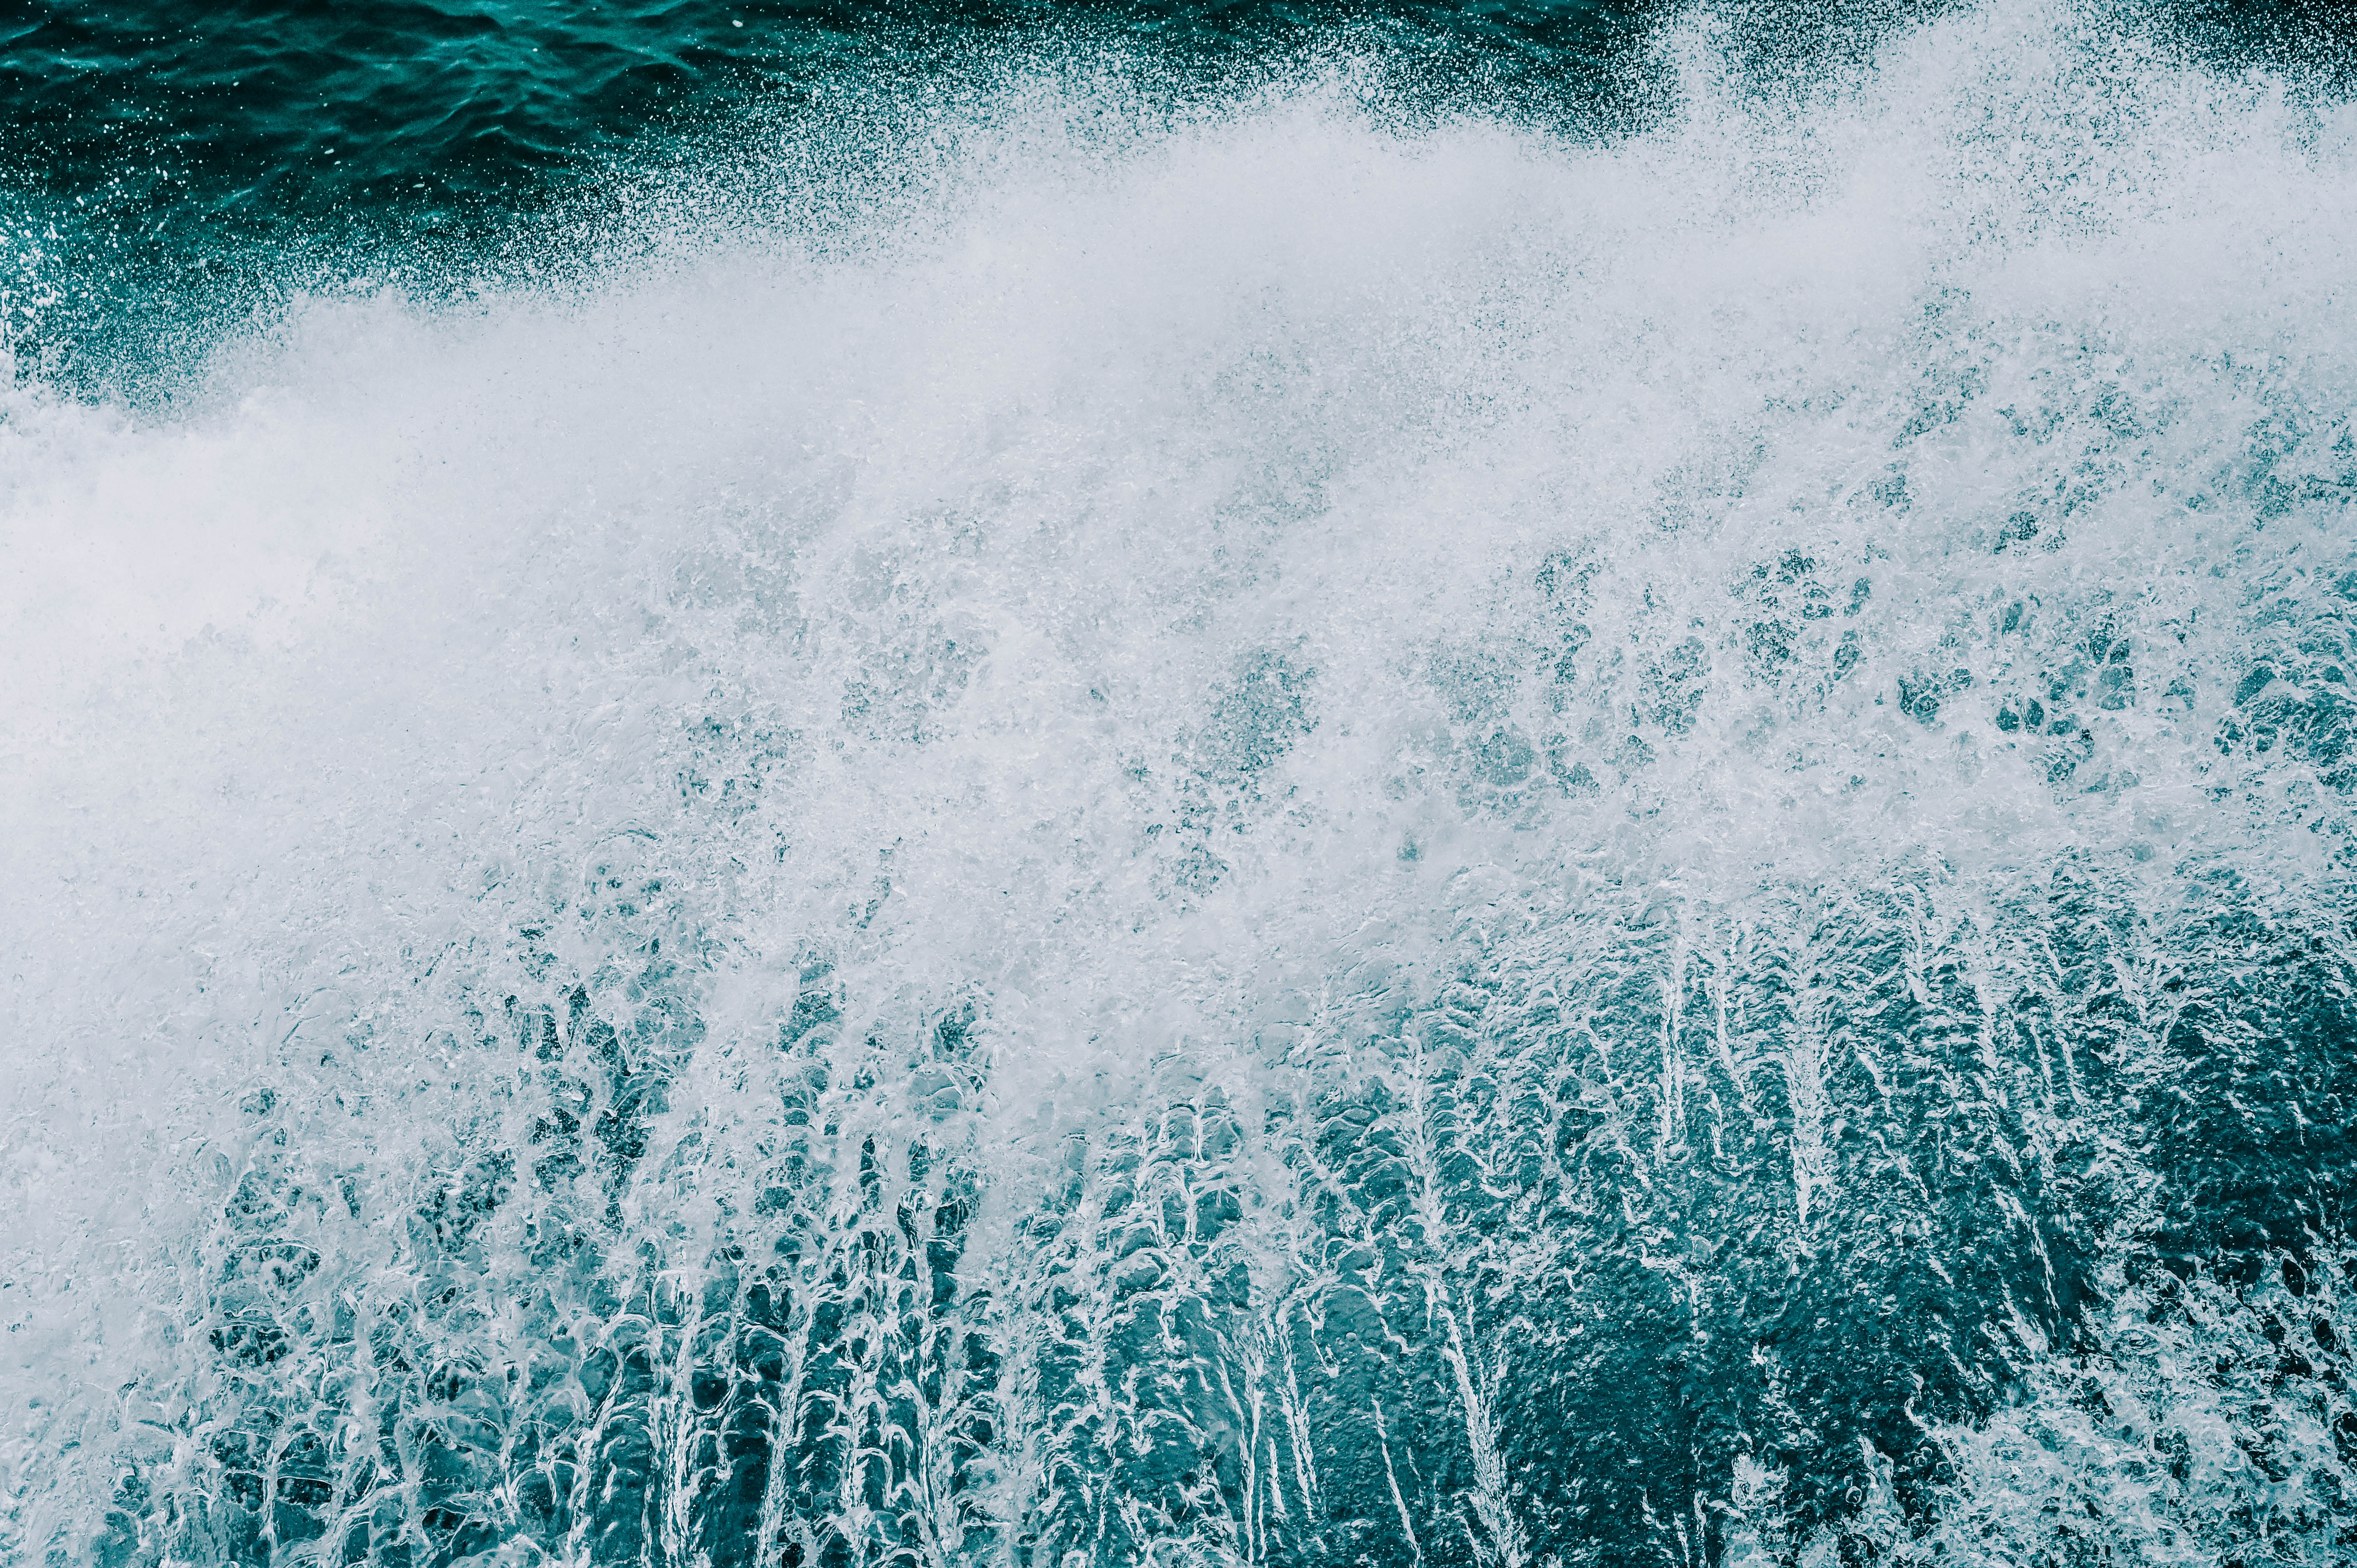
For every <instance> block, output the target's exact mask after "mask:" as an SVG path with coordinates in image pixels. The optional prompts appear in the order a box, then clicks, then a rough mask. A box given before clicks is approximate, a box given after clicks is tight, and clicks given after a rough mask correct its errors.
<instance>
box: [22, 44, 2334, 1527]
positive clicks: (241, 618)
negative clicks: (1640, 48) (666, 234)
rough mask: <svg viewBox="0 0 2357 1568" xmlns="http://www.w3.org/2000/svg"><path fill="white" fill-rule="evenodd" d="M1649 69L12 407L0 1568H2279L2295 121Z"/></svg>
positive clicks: (1879, 78) (768, 231) (2152, 62)
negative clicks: (1550, 116) (1132, 1566)
mask: <svg viewBox="0 0 2357 1568" xmlns="http://www.w3.org/2000/svg"><path fill="white" fill-rule="evenodd" d="M1724 46H1725V38H1723V36H1722V33H1721V32H1720V31H1718V30H1717V29H1716V27H1715V24H1713V23H1712V22H1711V21H1710V20H1709V19H1708V18H1706V17H1704V18H1697V19H1690V20H1688V21H1687V22H1685V23H1683V24H1680V25H1679V26H1678V27H1675V28H1673V29H1671V30H1670V31H1668V32H1666V33H1665V34H1663V37H1662V38H1661V39H1660V41H1659V43H1658V45H1657V53H1656V56H1655V59H1654V64H1655V66H1656V68H1657V69H1658V71H1659V72H1660V74H1661V79H1662V80H1664V81H1671V82H1673V83H1674V84H1675V88H1676V91H1675V99H1676V102H1675V103H1674V106H1673V107H1672V108H1670V109H1668V110H1665V111H1664V112H1663V113H1662V115H1661V116H1660V118H1659V119H1658V121H1656V122H1654V123H1652V124H1649V125H1647V126H1645V127H1641V128H1635V129H1628V128H1624V129H1621V130H1619V131H1616V132H1613V133H1611V134H1600V133H1599V134H1566V133H1560V132H1550V131H1543V130H1540V129H1535V128H1533V127H1532V126H1531V125H1530V124H1527V123H1522V122H1516V121H1514V120H1512V118H1511V117H1507V116H1502V115H1501V116H1500V117H1495V118H1484V117H1481V116H1479V115H1469V114H1451V115H1434V114H1424V115H1418V114H1415V113H1408V112H1405V111H1403V110H1400V109H1398V108H1397V107H1396V106H1391V107H1387V106H1386V101H1385V100H1384V99H1383V95H1382V94H1381V93H1380V92H1378V91H1375V90H1374V89H1373V88H1372V87H1371V86H1370V85H1369V83H1370V81H1372V80H1373V79H1374V78H1376V77H1379V76H1380V74H1381V73H1380V71H1379V70H1375V69H1374V68H1372V67H1361V66H1340V67H1335V68H1332V69H1330V70H1309V71H1307V72H1305V73H1303V74H1301V75H1299V76H1298V77H1296V78H1289V79H1287V81H1286V84H1284V85H1282V86H1277V87H1269V88H1266V89H1265V90H1255V91H1254V92H1252V93H1249V94H1243V95H1231V97H1230V98H1228V99H1226V100H1223V101H1222V102H1220V103H1219V104H1218V105H1216V106H1206V104H1205V103H1203V102H1200V95H1198V99H1197V100H1186V101H1183V102H1182V101H1181V100H1180V99H1178V98H1173V97H1170V96H1168V95H1165V96H1163V97H1159V98H1157V95H1156V94H1155V93H1153V92H1150V91H1143V92H1142V91H1137V90H1135V84H1134V81H1133V82H1132V85H1131V86H1130V87H1126V88H1118V89H1117V88H1115V87H1113V86H1109V85H1104V84H1103V82H1102V81H1099V80H1098V79H1096V78H1092V76H1091V75H1090V73H1089V71H1088V70H1085V69H1080V68H1071V69H1066V68H1064V67H1057V68H1054V69H1049V68H1046V67H1041V68H1039V69H1037V70H1033V69H1031V68H1028V67H1019V68H1013V69H1010V70H1006V71H1005V72H1003V73H1002V74H1000V75H998V76H996V77H994V78H993V79H992V81H993V82H994V85H992V86H990V87H988V88H986V89H976V90H974V91H971V92H968V93H966V94H965V95H964V96H963V97H961V96H959V95H957V94H954V93H950V94H946V95H944V96H943V97H942V99H941V100H940V105H939V106H937V107H936V108H935V109H933V110H932V111H930V112H926V111H924V110H923V108H922V105H921V103H918V104H917V107H915V108H911V109H910V110H909V113H908V116H907V118H906V119H905V120H904V121H903V122H899V123H898V124H899V130H898V131H896V132H895V135H896V136H897V137H898V138H899V139H898V140H896V141H893V142H892V144H891V146H890V148H889V149H888V151H887V152H884V153H877V152H876V150H875V146H874V145H869V144H863V145H866V148H867V150H866V152H865V153H862V154H861V155H860V156H856V157H855V156H851V154H850V153H848V152H846V153H845V156H844V163H843V169H844V171H845V172H842V173H841V174H840V175H839V176H833V177H831V176H829V175H827V174H826V172H825V171H826V167H827V157H828V152H827V147H826V145H823V143H821V144H809V145H802V146H800V147H799V148H784V149H780V150H779V151H778V153H777V155H776V160H777V166H779V167H780V168H781V169H790V170H791V171H794V172H793V177H792V178H791V179H790V180H784V181H783V183H785V184H786V185H787V186H788V187H789V193H788V194H787V195H786V196H783V197H780V198H779V199H778V204H777V206H776V208H775V209H774V211H771V210H770V209H759V213H757V214H756V215H755V216H748V215H747V214H748V209H731V214H732V215H724V217H720V218H714V219H713V220H711V221H709V222H706V221H705V220H702V219H698V220H696V221H695V222H694V223H693V224H691V225H688V227H690V228H691V229H692V230H693V232H692V233H688V234H686V235H685V236H684V237H680V236H677V235H674V236H673V239H672V240H670V241H666V242H663V243H661V244H655V245H642V246H640V247H638V248H637V249H635V250H632V251H631V252H630V255H631V257H632V258H633V259H630V260H627V261H612V262H609V263H602V264H601V263H597V262H596V261H595V259H594V258H590V259H587V260H584V259H582V258H579V257H576V258H573V259H572V264H571V265H570V267H569V270H568V271H567V272H566V274H565V276H566V281H565V284H564V285H562V286H554V285H552V286H548V287H527V286H522V285H516V286H503V287H500V288H493V289H488V290H487V291H486V292H484V293H482V294H481V295H479V296H477V297H475V298H473V299H472V300H470V301H468V302H467V303H463V304H452V303H448V302H444V303H438V304H432V305H427V304H422V303H418V302H416V301H414V300H413V299H409V298H405V297H404V296H402V295H399V294H397V293H393V292H384V291H382V290H379V289H377V288H376V287H375V285H374V284H373V283H371V285H370V286H368V287H366V288H362V289H359V290H356V291H347V292H346V293H344V294H342V295H338V296H335V297H333V298H327V297H323V298H320V299H317V300H315V301H313V302H312V303H311V304H309V305H307V306H303V307H301V308H299V309H297V310H295V311H293V312H291V313H290V314H289V315H287V317H285V319H284V321H283V322H281V323H280V324H279V325H277V326H274V327H273V328H270V329H269V330H267V331H264V332H261V333H259V334H248V335H246V336H245V337H244V338H242V339H240V340H238V341H236V342H232V343H231V344H230V345H228V346H227V347H224V348H223V349H221V350H219V351H218V353H217V354H216V356H215V359H214V361H213V362H212V365H211V368H210V370H209V371H206V373H205V375H204V376H203V377H202V378H201V379H200V380H199V382H198V383H197V390H195V391H194V392H191V393H189V394H188V396H186V397H184V398H182V399H180V400H179V401H178V402H176V403H171V404H169V405H168V406H164V407H161V408H158V407H154V406H145V405H137V406H135V405H131V404H122V405H109V404H102V403H91V402H87V401H74V400H71V399H69V398H65V397H63V396H60V395H58V394H55V393H49V392H43V391H42V390H41V389H40V388H39V387H38V385H36V384H34V383H32V382H26V383H23V384H20V385H19V386H18V388H17V390H16V391H15V392H13V393H11V394H9V395H10V398H11V401H10V402H9V403H8V404H7V407H6V411H5V423H0V487H5V502H0V504H5V551H6V553H5V572H0V639H5V648H6V657H7V661H8V665H9V667H10V669H11V670H12V671H15V672H16V673H15V675H14V677H13V678H12V681H11V682H10V693H9V696H8V697H7V699H6V701H7V704H8V708H7V711H8V713H9V715H10V724H9V726H8V730H7V740H6V745H5V752H0V767H5V772H6V779H7V785H6V789H5V792H0V800H5V813H6V814H5V829H6V831H5V835H0V845H5V847H0V854H4V855H5V865H0V873H5V886H6V887H7V889H8V895H7V897H5V899H0V922H5V926H4V927H0V930H5V949H6V951H7V954H8V958H7V961H6V964H5V971H6V973H7V977H8V983H7V987H6V997H7V1013H6V1018H7V1023H8V1030H9V1047H8V1049H7V1050H6V1052H5V1065H0V1103H5V1106H6V1112H5V1123H0V1127H4V1128H5V1130H0V1169H4V1170H5V1173H6V1176H7V1180H8V1183H9V1188H8V1197H7V1199H6V1208H7V1210H8V1212H10V1213H11V1214H12V1215H13V1216H15V1217H16V1218H15V1219H12V1221H11V1223H10V1224H9V1225H8V1226H7V1227H6V1232H7V1233H6V1237H5V1248H6V1251H5V1286H6V1288H5V1292H0V1316H5V1323H6V1331H5V1351H0V1367H5V1371H0V1486H5V1513H0V1521H5V1522H0V1530H5V1534H0V1557H6V1558H9V1559H10V1560H21V1561H24V1562H27V1563H44V1562H57V1563H81V1562H99V1563H167V1562H168V1563H263V1562H283V1563H297V1562H320V1563H358V1562H368V1563H382V1564H410V1565H415V1568H423V1565H425V1564H428V1563H432V1564H449V1563H459V1562H467V1563H543V1562H545V1563H568V1564H587V1563H662V1564H678V1565H682V1568H684V1565H687V1564H722V1563H754V1564H761V1565H763V1568H770V1565H777V1564H804V1565H815V1564H818V1563H827V1564H850V1563H952V1562H955V1563H965V1562H975V1563H982V1562H992V1563H997V1562H1007V1563H1025V1564H1032V1565H1039V1568H1048V1565H1053V1568H1075V1565H1077V1564H1080V1563H1103V1564H1112V1563H1143V1562H1147V1561H1152V1562H1156V1563H1180V1562H1185V1563H1215V1562H1216V1563H1244V1562H1252V1563H1260V1562H1268V1563H1314V1562H1326V1561H1330V1562H1337V1563H1426V1562H1429V1563H1435V1564H1439V1563H1478V1564H1480V1565H1482V1568H1493V1565H1494V1568H1513V1565H1520V1564H1540V1563H1556V1564H1563V1565H1566V1568H1567V1565H1569V1564H1572V1563H1583V1562H1595V1563H1658V1562H1659V1561H1661V1560H1662V1557H1663V1554H1665V1553H1666V1554H1667V1556H1668V1557H1669V1558H1670V1559H1671V1560H1672V1561H1673V1562H1674V1563H1677V1564H1680V1565H1681V1568H1684V1565H1688V1564H1694V1565H1699V1564H1704V1563H1711V1564H1717V1563H1731V1562H1755V1561H1766V1560H1769V1559H1774V1560H1776V1561H1796V1560H1798V1561H1811V1562H1826V1561H1831V1560H1832V1559H1831V1557H1830V1556H1829V1555H1828V1554H1830V1553H1836V1552H1837V1553H1838V1554H1839V1557H1840V1560H1841V1561H1843V1562H1844V1563H1853V1562H1860V1561H1867V1560H1878V1559H1880V1558H1884V1557H1890V1558H1895V1559H1899V1560H1906V1561H1912V1560H1916V1559H1918V1558H1921V1559H1922V1560H1926V1561H1928V1560H1930V1559H1931V1558H1932V1556H1934V1555H1938V1556H1939V1557H1940V1558H1941V1560H1943V1561H1947V1562H1957V1561H1964V1562H1982V1561H1986V1562H1992V1563H1994V1562H2007V1563H2011V1562H2019V1561H2030V1560H2037V1561H2058V1562H2059V1561H2066V1560H2068V1561H2078V1560H2081V1559H2080V1558H2079V1557H2073V1556H2072V1555H2071V1554H2072V1553H2083V1554H2088V1555H2087V1556H2086V1558H2085V1560H2089V1561H2092V1560H2093V1557H2094V1556H2095V1555H2100V1554H2102V1553H2103V1552H2116V1553H2142V1554H2143V1560H2149V1561H2154V1562H2176V1561H2185V1562H2211V1561H2216V1560H2218V1558H2219V1555H2220V1554H2221V1553H2230V1554H2231V1553H2235V1552H2241V1553H2249V1552H2272V1553H2273V1554H2274V1555H2275V1557H2276V1558H2278V1559H2282V1560H2288V1561H2308V1562H2325V1561H2338V1560H2339V1559H2338V1558H2337V1557H2336V1555H2335V1554H2336V1553H2339V1552H2345V1551H2346V1549H2347V1542H2346V1539H2345V1537H2343V1536H2341V1535H2339V1534H2336V1532H2337V1531H2339V1530H2343V1529H2344V1528H2345V1520H2347V1518H2348V1517H2349V1512H2350V1503H2349V1498H2348V1495H2347V1493H2346V1491H2345V1490H2344V1488H2345V1487H2346V1486H2347V1485H2348V1483H2349V1476H2348V1468H2347V1467H2348V1465H2349V1463H2350V1461H2351V1457H2352V1451H2351V1447H2350V1444H2351V1442H2352V1429H2353V1428H2357V1422H2352V1414H2351V1411H2350V1407H2349V1404H2348V1394H2347V1392H2346V1388H2347V1384H2346V1383H2345V1382H2344V1381H2343V1380H2342V1379H2343V1378H2344V1376H2345V1373H2346V1366H2345V1357H2346V1355H2347V1349H2346V1347H2347V1343H2348V1341H2347V1336H2348V1335H2349V1334H2350V1333H2351V1332H2352V1330H2357V1325H2352V1323H2351V1322H2350V1319H2349V1315H2348V1308H2347V1294H2348V1291H2349V1289H2350V1283H2349V1279H2348V1277H2347V1275H2346V1273H2345V1270H2344V1264H2343V1262H2342V1261H2341V1260H2342V1259H2343V1257H2344V1254H2343V1253H2342V1252H2341V1251H2339V1248H2340V1245H2341V1243H2340V1241H2339V1240H2337V1238H2338V1237H2339V1236H2340V1234H2341V1227H2342V1226H2343V1225H2344V1223H2345V1221H2346V1219H2347V1218H2348V1215H2347V1202H2348V1197H2349V1193H2350V1187H2349V1181H2350V1168H2351V1167H2350V1156H2351V1153H2352V1151H2351V1145H2350V1139H2351V1136H2352V1134H2351V1133H2350V1132H2349V1128H2350V1126H2351V1124H2352V1123H2351V1112H2352V1090H2357V1063H2352V1051H2351V1041H2352V1038H2357V991H2352V980H2357V975H2352V929H2351V914H2352V903H2351V898H2350V888H2349V880H2348V879H2349V871H2350V864H2351V862H2350V855H2351V847H2350V845H2351V839H2350V831H2351V826H2352V814H2351V809H2350V803H2351V790H2352V784H2357V754H2352V743H2353V742H2357V728H2352V722H2353V721H2352V695H2351V687H2350V676H2351V672H2352V671H2353V670H2357V663H2352V660H2357V646H2352V617H2357V531H2352V510H2351V509H2352V496H2357V450H2352V441H2357V436H2352V425H2351V413H2352V408H2351V389H2352V386H2357V329H2352V325H2351V322H2352V317H2351V313H2350V311H2349V308H2348V293H2349V276H2350V274H2349V257H2350V256H2351V254H2352V249H2357V247H2352V241H2357V182H2352V168H2357V114H2352V111H2351V110H2350V109H2349V108H2348V107H2347V106H2346V105H2345V104H2343V103H2342V102H2339V101H2338V100H2337V99H2332V98H2330V97H2328V96H2324V95H2320V94H2319V93H2317V92H2314V91H2302V90H2300V89H2299V88H2298V84H2297V83H2287V81H2284V80H2281V79H2275V78H2264V79H2263V78H2257V77H2253V78H2246V79H2227V78H2223V77H2221V76H2218V75H2215V74H2211V73H2206V72H2204V71H2203V70H2197V69H2195V68H2193V67H2191V66H2188V65H2185V64H2183V63H2182V62H2180V61H2177V60H2175V59H2173V58H2172V57H2171V56H2170V55H2169V52H2168V51H2167V50H2166V48H2163V47H2161V46H2160V45H2158V44H2156V43H2153V42H2150V41H2148V40H2144V39H2140V38H2136V37H2133V36H2124V35H2123V34H2122V33H2120V31H2119V30H2118V29H2116V28H2115V27H2112V26H2111V25H2110V24H2109V23H2107V22H2105V21H2104V19H2103V18H2102V17H2098V16H2091V15H2090V14H2087V13H2083V12H2077V11H2072V10H2069V9H2059V8H2055V7H2051V6H2047V5H2037V4H2031V3H2029V0H1997V3H1995V4H1992V5H1986V6H1984V7H1982V8H1980V9H1978V10H1975V11H1973V12H1971V13H1969V14H1964V15H1959V16H1953V17H1952V18H1949V19H1946V20H1943V21H1939V22H1936V23H1934V24H1931V25H1927V26H1921V27H1914V28H1911V29H1909V30H1904V31H1900V32H1896V33H1893V34H1891V35H1890V36H1889V38H1886V39H1884V40H1883V41H1882V42H1881V43H1880V44H1878V46H1877V48H1876V49H1875V50H1874V52H1873V53H1872V56H1871V58H1870V59H1867V60H1866V61H1864V62H1863V63H1860V64H1857V65H1855V66H1851V67H1845V68H1841V69H1832V70H1819V71H1817V72H1816V73H1815V74H1814V75H1812V76H1810V77H1809V78H1808V79H1807V80H1806V81H1797V80H1793V79H1786V80H1781V81H1768V82H1763V81H1760V80H1759V79H1758V78H1757V76H1756V75H1753V74H1748V73H1747V72H1746V71H1744V70H1738V69H1736V68H1735V67H1734V66H1733V65H1731V64H1729V63H1728V61H1729V60H1730V59H1733V58H1735V57H1734V56H1733V55H1732V54H1731V53H1729V52H1728V48H1727V47H1724ZM1108 80H1109V79H1108ZM911 102H916V101H914V100H912V101H911ZM1174 105H1176V106H1174ZM928 113H930V116H931V117H930V118H928V117H927V116H928ZM911 127H913V129H911ZM846 134H848V133H846ZM748 166H750V167H753V168H756V169H758V168H759V167H760V164H759V161H758V160H753V161H752V162H750V163H749V164H748ZM830 178H833V179H834V183H833V184H829V183H828V181H829V179H830ZM664 199H665V193H664V191H663V190H662V189H660V188H650V190H648V191H647V192H644V193H642V194H641V197H640V209H641V210H642V211H645V210H650V209H652V210H655V211H656V212H657V213H658V214H660V212H661V209H662V205H663V201H664ZM665 221H666V220H665V219H664V218H663V217H662V216H660V215H658V216H656V217H653V218H650V219H648V220H647V227H646V231H647V232H649V233H660V232H661V231H662V229H663V225H664V223H665ZM394 264H395V263H393V262H388V263H387V266H388V267H391V266H393V265H394ZM384 275H388V276H390V275H393V274H391V273H389V272H388V273H387V274H384Z"/></svg>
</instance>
